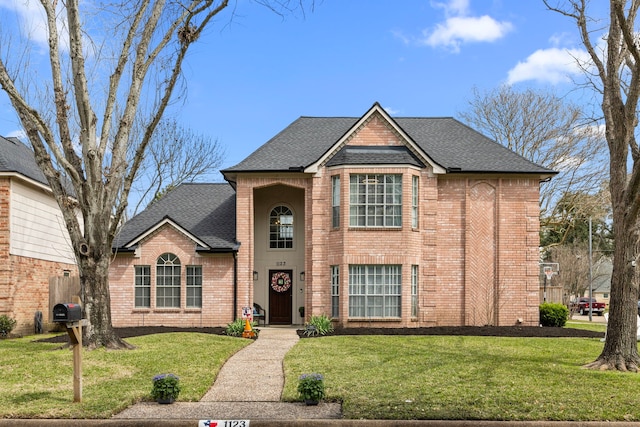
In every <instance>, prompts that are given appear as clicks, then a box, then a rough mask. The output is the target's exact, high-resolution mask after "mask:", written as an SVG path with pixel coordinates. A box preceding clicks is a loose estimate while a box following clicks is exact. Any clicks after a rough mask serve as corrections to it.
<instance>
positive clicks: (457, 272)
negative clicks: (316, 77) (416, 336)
mask: <svg viewBox="0 0 640 427" xmlns="http://www.w3.org/2000/svg"><path fill="white" fill-rule="evenodd" d="M222 173H223V175H224V178H225V179H226V181H227V183H224V184H185V185H181V186H179V187H177V188H176V189H174V190H173V191H171V192H169V193H168V194H167V195H166V196H165V197H164V198H162V199H160V200H159V201H157V202H155V203H153V204H152V205H151V206H150V207H149V208H147V209H146V210H145V211H144V212H142V213H141V214H140V215H138V216H136V217H134V218H132V219H131V220H130V221H129V222H127V224H125V226H124V228H123V230H122V232H121V233H120V234H119V236H118V237H117V239H116V241H115V243H114V250H115V256H114V261H113V263H112V266H111V271H110V273H111V275H110V281H111V282H110V287H111V299H112V313H113V319H114V325H115V326H127V325H131V326H136V325H182V326H218V325H225V324H227V323H229V322H231V321H232V320H233V319H234V318H236V317H239V316H240V312H241V309H242V307H245V306H251V305H252V304H254V303H257V304H259V305H260V306H261V307H262V308H263V309H264V311H265V314H266V316H265V318H266V323H267V324H274V325H275V324H301V323H303V322H304V320H305V318H307V319H308V317H309V316H310V315H317V314H327V315H330V316H331V317H332V318H333V319H334V320H335V322H336V323H337V324H338V325H341V326H349V327H357V326H362V325H367V326H371V325H373V326H381V327H418V326H436V325H487V324H493V325H516V324H524V325H537V324H538V305H539V297H538V287H539V278H538V276H539V267H538V259H539V255H538V243H539V205H538V203H539V202H538V200H539V183H540V181H541V180H544V179H548V178H550V177H551V176H552V175H553V174H554V173H555V172H553V171H551V170H549V169H546V168H543V167H541V166H538V165H536V164H533V163H531V162H529V161H528V160H526V159H524V158H522V157H520V156H518V155H516V154H515V153H513V152H511V151H509V150H507V149H506V148H504V147H503V146H501V145H499V144H497V143H495V142H494V141H491V140H489V139H488V138H486V137H484V136H483V135H481V134H479V133H478V132H476V131H474V130H473V129H471V128H469V127H467V126H466V125H464V124H462V123H460V122H458V121H457V120H455V119H453V118H392V117H390V116H389V115H388V114H387V113H386V112H385V111H384V109H383V108H381V106H380V105H379V104H377V103H376V104H374V105H373V106H372V107H371V108H370V109H369V110H368V111H367V112H366V113H365V114H364V115H363V116H362V117H300V118H299V119H297V120H296V121H294V122H293V123H291V124H290V125H289V126H288V127H286V128H285V129H284V130H282V131H281V132H280V133H278V134H277V135H276V136H275V137H273V138H272V139H271V140H269V141H268V142H267V143H265V144H264V145H263V146H261V147H260V148H258V149H257V150H256V151H255V152H254V153H252V154H251V155H250V156H249V157H247V158H246V159H245V160H243V161H242V162H240V163H239V164H238V165H236V166H233V167H231V168H228V169H226V170H223V171H222ZM300 307H304V308H305V310H304V314H305V318H303V317H302V316H301V314H300V312H299V308H300Z"/></svg>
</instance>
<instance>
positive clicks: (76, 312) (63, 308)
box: [53, 302, 82, 322]
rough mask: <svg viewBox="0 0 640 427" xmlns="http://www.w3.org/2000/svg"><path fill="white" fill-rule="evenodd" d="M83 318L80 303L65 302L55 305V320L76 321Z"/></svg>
mask: <svg viewBox="0 0 640 427" xmlns="http://www.w3.org/2000/svg"><path fill="white" fill-rule="evenodd" d="M81 319H82V307H80V304H74V303H71V302H69V303H64V304H56V305H55V306H54V307H53V321H54V322H76V321H79V320H81Z"/></svg>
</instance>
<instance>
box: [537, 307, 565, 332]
mask: <svg viewBox="0 0 640 427" xmlns="http://www.w3.org/2000/svg"><path fill="white" fill-rule="evenodd" d="M568 318H569V309H568V308H567V306H566V305H563V304H558V303H553V302H545V303H542V304H540V324H541V325H542V326H550V327H551V326H555V327H559V328H562V327H563V326H564V325H565V324H566V323H567V319H568Z"/></svg>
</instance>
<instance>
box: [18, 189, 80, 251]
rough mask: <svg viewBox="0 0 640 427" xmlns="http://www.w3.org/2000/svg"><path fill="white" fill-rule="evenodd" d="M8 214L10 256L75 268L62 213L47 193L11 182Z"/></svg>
mask: <svg viewBox="0 0 640 427" xmlns="http://www.w3.org/2000/svg"><path fill="white" fill-rule="evenodd" d="M10 210H11V214H10V215H11V216H10V218H11V225H10V236H11V243H10V245H11V248H10V251H11V254H12V255H18V256H24V257H29V258H36V259H42V260H47V261H55V262H64V263H74V264H75V257H74V255H73V251H72V248H71V240H70V238H69V233H68V232H67V229H66V227H65V224H64V220H63V218H62V213H61V212H60V210H59V208H58V205H57V203H56V201H55V200H54V199H53V197H51V196H50V195H49V193H47V192H46V191H44V190H42V189H39V188H36V187H32V186H27V185H25V184H22V183H19V182H16V181H12V185H11V203H10Z"/></svg>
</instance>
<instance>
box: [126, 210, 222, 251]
mask: <svg viewBox="0 0 640 427" xmlns="http://www.w3.org/2000/svg"><path fill="white" fill-rule="evenodd" d="M165 225H168V226H170V227H173V228H175V229H176V230H177V231H178V232H180V233H182V234H184V235H185V236H186V237H187V238H188V239H190V240H193V241H194V242H195V243H196V244H198V245H199V246H201V247H203V248H204V249H207V250H208V249H211V248H210V247H209V245H207V244H206V243H204V242H203V241H202V240H200V239H198V237H196V236H194V235H193V234H191V233H190V232H189V230H187V229H185V228H184V227H182V226H181V225H180V224H178V223H177V222H175V221H174V220H172V219H171V218H169V217H165V218H164V219H163V220H162V221H160V222H158V223H156V224H154V225H153V226H152V227H151V228H149V229H148V230H146V231H145V232H144V233H142V234H140V235H138V236H137V237H135V238H134V239H133V240H132V241H130V242H128V243H125V244H124V245H123V246H124V247H125V248H126V249H130V248H132V247H133V246H135V245H137V244H138V243H140V242H141V241H143V240H144V239H146V238H147V237H149V236H150V235H152V234H153V233H155V232H156V231H157V230H159V229H161V228H162V227H164V226H165Z"/></svg>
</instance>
